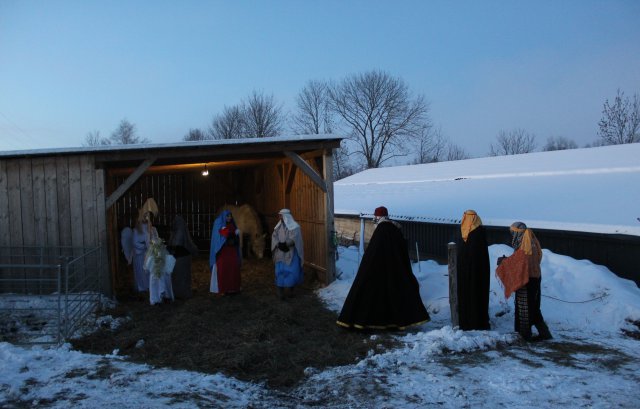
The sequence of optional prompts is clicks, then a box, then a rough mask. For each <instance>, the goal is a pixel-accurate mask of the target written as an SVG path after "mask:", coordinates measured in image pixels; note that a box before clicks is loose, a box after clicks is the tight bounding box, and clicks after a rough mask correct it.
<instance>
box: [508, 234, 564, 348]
mask: <svg viewBox="0 0 640 409" xmlns="http://www.w3.org/2000/svg"><path fill="white" fill-rule="evenodd" d="M509 230H510V232H511V247H513V249H514V252H513V254H512V255H510V256H509V257H506V256H502V257H499V258H498V268H497V269H496V275H497V276H498V278H499V279H500V281H501V282H502V284H503V285H504V296H505V298H509V296H510V295H511V294H512V293H513V292H515V293H516V297H515V300H514V303H515V310H516V311H515V323H514V327H515V330H516V331H517V332H518V333H520V335H521V336H522V337H523V338H524V339H525V340H527V341H543V340H547V339H551V338H553V337H552V336H551V332H550V331H549V327H547V324H546V323H545V322H544V318H543V317H542V311H540V298H541V291H540V284H541V281H542V270H541V269H540V262H541V261H542V248H541V247H540V242H539V241H538V239H537V238H536V236H535V234H533V231H532V230H531V229H529V228H527V225H526V224H524V223H522V222H515V223H513V224H512V225H511V227H510V228H509ZM531 326H535V327H536V329H537V330H538V335H537V336H532V333H531Z"/></svg>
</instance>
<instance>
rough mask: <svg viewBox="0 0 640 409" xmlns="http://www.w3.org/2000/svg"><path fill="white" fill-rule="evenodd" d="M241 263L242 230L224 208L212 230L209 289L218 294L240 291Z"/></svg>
mask: <svg viewBox="0 0 640 409" xmlns="http://www.w3.org/2000/svg"><path fill="white" fill-rule="evenodd" d="M241 263H242V253H241V250H240V230H238V226H236V222H235V221H234V220H233V215H232V214H231V212H230V211H229V210H223V211H222V212H220V214H219V215H218V217H217V218H216V220H215V221H214V222H213V229H212V230H211V249H210V253H209V268H210V269H211V285H210V287H209V291H211V292H212V293H216V294H235V293H239V292H240V265H241Z"/></svg>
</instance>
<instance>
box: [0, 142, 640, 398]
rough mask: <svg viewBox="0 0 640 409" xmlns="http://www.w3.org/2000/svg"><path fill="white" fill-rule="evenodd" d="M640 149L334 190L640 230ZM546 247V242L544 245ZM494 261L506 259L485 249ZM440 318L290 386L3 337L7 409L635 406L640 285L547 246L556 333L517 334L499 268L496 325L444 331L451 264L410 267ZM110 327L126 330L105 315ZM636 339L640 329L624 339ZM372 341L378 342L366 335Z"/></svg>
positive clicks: (545, 268)
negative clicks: (532, 338)
mask: <svg viewBox="0 0 640 409" xmlns="http://www.w3.org/2000/svg"><path fill="white" fill-rule="evenodd" d="M638 158H640V144H629V145H619V146H607V147H601V148H591V149H575V150H571V151H559V152H544V153H532V154H527V155H515V156H506V157H496V158H480V159H471V160H467V161H457V162H445V163H437V164H429V165H416V166H401V167H397V168H383V169H371V170H368V171H365V172H361V173H359V174H356V175H353V176H351V177H349V178H346V179H343V180H341V181H338V182H336V184H335V211H336V213H347V214H349V213H351V214H359V213H370V212H371V211H373V209H374V208H375V207H377V206H380V205H385V206H387V207H388V208H389V211H390V213H391V214H392V215H394V214H396V215H403V216H411V217H416V218H420V219H424V220H429V219H445V220H448V221H450V222H451V223H457V222H458V221H459V219H460V217H461V216H462V214H463V212H464V211H465V210H466V209H469V208H472V209H475V210H476V211H478V214H479V215H480V216H481V218H482V219H483V222H484V223H485V224H487V225H497V226H501V225H503V226H508V225H510V224H511V223H512V222H513V221H515V220H521V221H524V222H525V223H527V224H528V225H529V227H532V228H534V229H535V228H552V229H564V230H580V231H591V232H601V233H624V234H632V235H640V223H639V222H638V220H637V219H636V218H637V217H640V210H639V208H638V203H640V160H639V159H638ZM542 246H543V247H544V243H542ZM489 252H490V257H491V263H492V265H495V262H496V259H497V257H498V256H500V255H502V254H507V255H508V254H511V249H510V248H509V247H507V246H505V245H492V246H491V247H490V248H489ZM339 255H340V259H339V261H338V264H337V268H338V272H339V274H340V275H339V279H338V280H336V281H335V282H334V283H332V284H331V285H329V286H328V287H326V288H323V289H322V290H320V291H319V292H318V295H319V296H320V297H321V298H322V299H323V300H324V301H325V303H326V305H327V306H328V308H330V309H332V310H334V311H336V316H337V313H338V312H339V311H340V308H341V307H342V304H343V302H344V299H345V298H346V295H347V292H348V291H349V288H350V286H351V283H352V282H353V278H354V276H355V273H356V271H357V265H358V250H357V249H356V248H345V247H340V248H339ZM413 268H414V274H415V275H416V277H417V278H418V280H419V282H420V285H421V296H422V300H423V302H424V304H425V306H426V307H427V309H428V311H429V313H430V315H431V318H432V321H431V322H429V323H427V324H425V325H423V326H421V327H417V328H413V329H412V330H411V331H409V332H406V333H402V332H400V333H397V334H395V335H394V336H396V337H397V339H398V340H399V341H400V342H401V345H403V346H402V347H400V348H397V349H395V350H391V351H370V353H369V355H368V357H367V358H366V359H363V360H361V361H360V362H354V363H353V364H352V365H348V366H342V367H336V368H331V369H328V370H325V371H318V370H316V369H314V368H308V369H307V371H306V372H307V376H308V377H307V379H306V380H305V381H304V382H303V383H302V384H300V385H299V386H298V387H297V388H296V389H294V390H292V391H287V392H283V391H276V390H270V389H268V388H266V387H265V386H264V385H260V384H251V383H246V382H241V381H238V380H236V379H232V378H229V377H226V376H223V375H221V374H217V375H208V374H201V373H194V372H187V371H174V370H168V369H162V368H152V367H150V366H148V365H138V364H134V363H129V362H127V361H126V359H125V357H123V356H121V355H119V352H118V351H113V352H112V354H110V355H106V356H96V355H88V354H83V353H80V352H77V351H72V350H70V347H69V346H68V345H64V346H62V347H60V348H43V347H33V348H23V347H18V346H14V345H12V344H9V343H6V342H4V343H0V363H1V365H0V407H9V408H11V407H54V408H67V407H85V408H95V407H104V406H111V407H117V408H121V407H122V408H156V407H174V408H196V407H214V408H216V407H217V408H247V407H249V408H305V407H328V408H424V407H439V408H460V407H490V408H494V407H518V408H555V407H559V406H563V407H568V408H581V407H590V408H611V407H627V408H637V407H638V402H640V388H639V387H638V385H640V354H638V351H640V340H639V339H638V338H637V336H638V334H639V331H640V328H639V327H638V325H640V289H639V288H638V287H637V286H636V285H635V283H633V282H632V281H629V280H624V279H620V278H619V277H617V276H616V275H615V274H613V273H612V272H611V271H609V270H608V269H607V268H605V267H602V266H598V265H594V264H593V263H591V262H589V261H588V260H575V259H572V258H570V257H566V256H563V255H559V254H554V253H552V252H550V251H548V250H544V258H543V262H542V274H543V278H542V295H543V298H542V313H543V315H544V317H545V320H546V322H547V324H548V325H549V328H550V330H551V332H552V334H553V336H554V339H553V340H552V341H548V342H542V343H534V344H527V343H524V342H522V341H521V340H520V338H519V337H518V336H517V335H516V334H515V333H514V332H513V321H514V317H513V299H509V300H504V297H503V296H502V294H503V292H502V288H501V287H500V284H499V283H498V281H497V280H496V279H495V277H492V281H491V296H490V317H491V328H492V329H491V331H469V332H463V331H459V330H457V329H456V328H452V327H451V325H450V312H449V304H448V302H449V301H448V277H447V266H444V265H438V264H437V263H436V262H434V261H432V260H426V261H422V262H421V263H420V264H419V265H418V264H415V265H414V266H413ZM100 325H103V326H104V325H106V326H111V327H112V328H115V327H117V325H118V322H116V321H113V322H109V317H104V318H102V320H101V322H100ZM626 334H632V335H634V334H635V336H636V338H634V337H632V336H629V335H626ZM372 336H375V335H372Z"/></svg>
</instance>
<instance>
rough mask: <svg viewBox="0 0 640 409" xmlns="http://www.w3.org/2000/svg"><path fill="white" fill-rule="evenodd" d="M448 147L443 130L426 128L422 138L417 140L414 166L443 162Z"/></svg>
mask: <svg viewBox="0 0 640 409" xmlns="http://www.w3.org/2000/svg"><path fill="white" fill-rule="evenodd" d="M446 145H447V141H446V138H445V137H444V136H443V135H442V129H441V128H437V129H434V128H433V127H425V128H424V129H423V132H422V134H421V136H420V137H418V138H417V143H416V148H417V154H416V158H415V160H414V161H413V163H414V164H420V163H433V162H440V161H441V160H442V157H443V154H444V151H445V148H446Z"/></svg>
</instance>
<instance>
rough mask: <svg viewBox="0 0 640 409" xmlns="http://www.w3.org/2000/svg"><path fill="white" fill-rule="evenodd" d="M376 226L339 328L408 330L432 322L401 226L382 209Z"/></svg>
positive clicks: (343, 310)
mask: <svg viewBox="0 0 640 409" xmlns="http://www.w3.org/2000/svg"><path fill="white" fill-rule="evenodd" d="M374 223H376V225H377V227H376V229H375V231H374V232H373V235H372V236H371V240H370V241H369V245H368V246H367V249H366V250H365V252H364V255H363V256H362V262H361V263H360V267H359V268H358V273H357V274H356V277H355V279H354V280H353V284H352V285H351V289H350V290H349V294H348V295H347V298H346V300H345V302H344V305H343V307H342V311H341V312H340V315H339V317H338V320H337V324H338V325H340V326H342V327H345V328H355V329H405V328H406V327H409V326H411V325H418V324H423V323H425V322H428V321H429V320H430V318H429V314H428V313H427V310H426V309H425V307H424V304H423V303H422V299H421V298H420V285H419V283H418V280H417V279H416V277H415V276H414V275H413V271H412V270H411V262H410V261H409V253H408V252H407V242H406V240H405V239H404V237H403V235H402V232H401V231H400V225H399V224H398V223H396V222H395V221H392V220H390V219H389V214H388V211H387V209H386V208H385V207H382V206H381V207H379V208H377V209H376V210H375V212H374Z"/></svg>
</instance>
